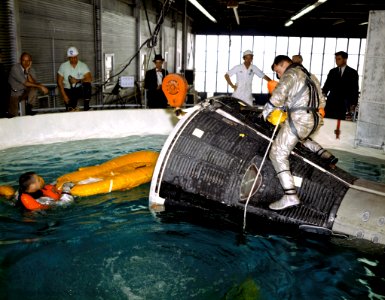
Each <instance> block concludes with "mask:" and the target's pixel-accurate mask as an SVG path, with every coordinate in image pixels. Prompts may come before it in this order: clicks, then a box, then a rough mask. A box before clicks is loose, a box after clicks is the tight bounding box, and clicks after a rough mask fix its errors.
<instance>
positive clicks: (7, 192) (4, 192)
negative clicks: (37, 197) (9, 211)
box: [0, 185, 15, 198]
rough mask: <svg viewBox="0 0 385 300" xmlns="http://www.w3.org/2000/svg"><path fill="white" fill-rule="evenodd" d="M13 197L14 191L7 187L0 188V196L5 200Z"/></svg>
mask: <svg viewBox="0 0 385 300" xmlns="http://www.w3.org/2000/svg"><path fill="white" fill-rule="evenodd" d="M13 195H15V189H14V188H13V187H11V186H9V185H2V186H0V196H4V197H5V198H12V197H13Z"/></svg>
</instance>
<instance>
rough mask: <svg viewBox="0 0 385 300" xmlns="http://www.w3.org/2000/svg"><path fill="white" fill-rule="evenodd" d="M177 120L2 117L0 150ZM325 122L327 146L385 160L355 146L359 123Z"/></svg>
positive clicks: (139, 113)
mask: <svg viewBox="0 0 385 300" xmlns="http://www.w3.org/2000/svg"><path fill="white" fill-rule="evenodd" d="M177 122H178V119H177V118H176V117H175V116H174V113H173V110H172V109H122V110H98V111H84V112H83V111H81V112H72V113H51V114H40V115H35V116H23V117H16V118H12V119H0V136H1V138H0V150H3V149H7V148H12V147H19V146H28V145H37V144H50V143H56V142H66V141H76V140H84V139H92V138H120V137H127V136H132V135H152V134H160V135H168V134H169V133H170V132H171V130H172V129H173V128H174V126H175V124H176V123H177ZM324 123H325V124H324V126H322V127H321V129H320V130H319V131H318V133H317V134H316V135H315V136H314V139H315V140H316V141H317V142H318V143H320V144H321V145H322V146H323V147H324V148H327V149H337V150H343V151H347V152H352V153H356V154H359V155H364V156H370V157H376V158H379V159H383V160H385V152H384V150H381V149H373V148H367V147H361V146H359V147H355V143H354V139H355V134H356V125H357V123H355V122H349V121H341V125H340V131H341V133H340V138H339V139H336V135H335V133H334V130H335V129H336V126H337V120H333V119H325V120H324Z"/></svg>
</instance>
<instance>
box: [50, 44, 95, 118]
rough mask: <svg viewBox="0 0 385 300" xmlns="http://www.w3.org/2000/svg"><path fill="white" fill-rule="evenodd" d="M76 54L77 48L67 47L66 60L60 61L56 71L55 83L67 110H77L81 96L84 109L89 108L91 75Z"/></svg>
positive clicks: (77, 53) (77, 52)
mask: <svg viewBox="0 0 385 300" xmlns="http://www.w3.org/2000/svg"><path fill="white" fill-rule="evenodd" d="M78 55H79V51H78V49H76V48H75V47H73V46H72V47H69V48H68V50H67V57H68V61H66V62H65V63H62V64H61V65H60V68H59V71H58V72H57V73H58V74H57V84H58V86H59V90H60V93H61V95H62V97H63V101H64V103H65V106H66V110H67V111H76V110H78V108H77V105H78V100H79V99H81V98H83V99H84V110H89V109H90V100H91V82H92V75H91V72H90V69H89V68H88V66H87V65H86V64H85V63H84V62H82V61H80V60H79V59H78Z"/></svg>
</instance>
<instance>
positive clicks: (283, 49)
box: [276, 36, 289, 55]
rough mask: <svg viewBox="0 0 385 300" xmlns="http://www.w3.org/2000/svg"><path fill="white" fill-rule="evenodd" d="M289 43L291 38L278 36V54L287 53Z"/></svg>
mask: <svg viewBox="0 0 385 300" xmlns="http://www.w3.org/2000/svg"><path fill="white" fill-rule="evenodd" d="M288 44H289V38H288V37H281V36H280V37H278V38H277V49H276V53H277V55H287V48H288Z"/></svg>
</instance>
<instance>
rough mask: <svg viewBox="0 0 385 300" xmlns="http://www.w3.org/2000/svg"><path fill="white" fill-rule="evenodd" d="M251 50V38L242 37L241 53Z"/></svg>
mask: <svg viewBox="0 0 385 300" xmlns="http://www.w3.org/2000/svg"><path fill="white" fill-rule="evenodd" d="M246 50H253V37H252V36H243V37H242V51H246Z"/></svg>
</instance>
